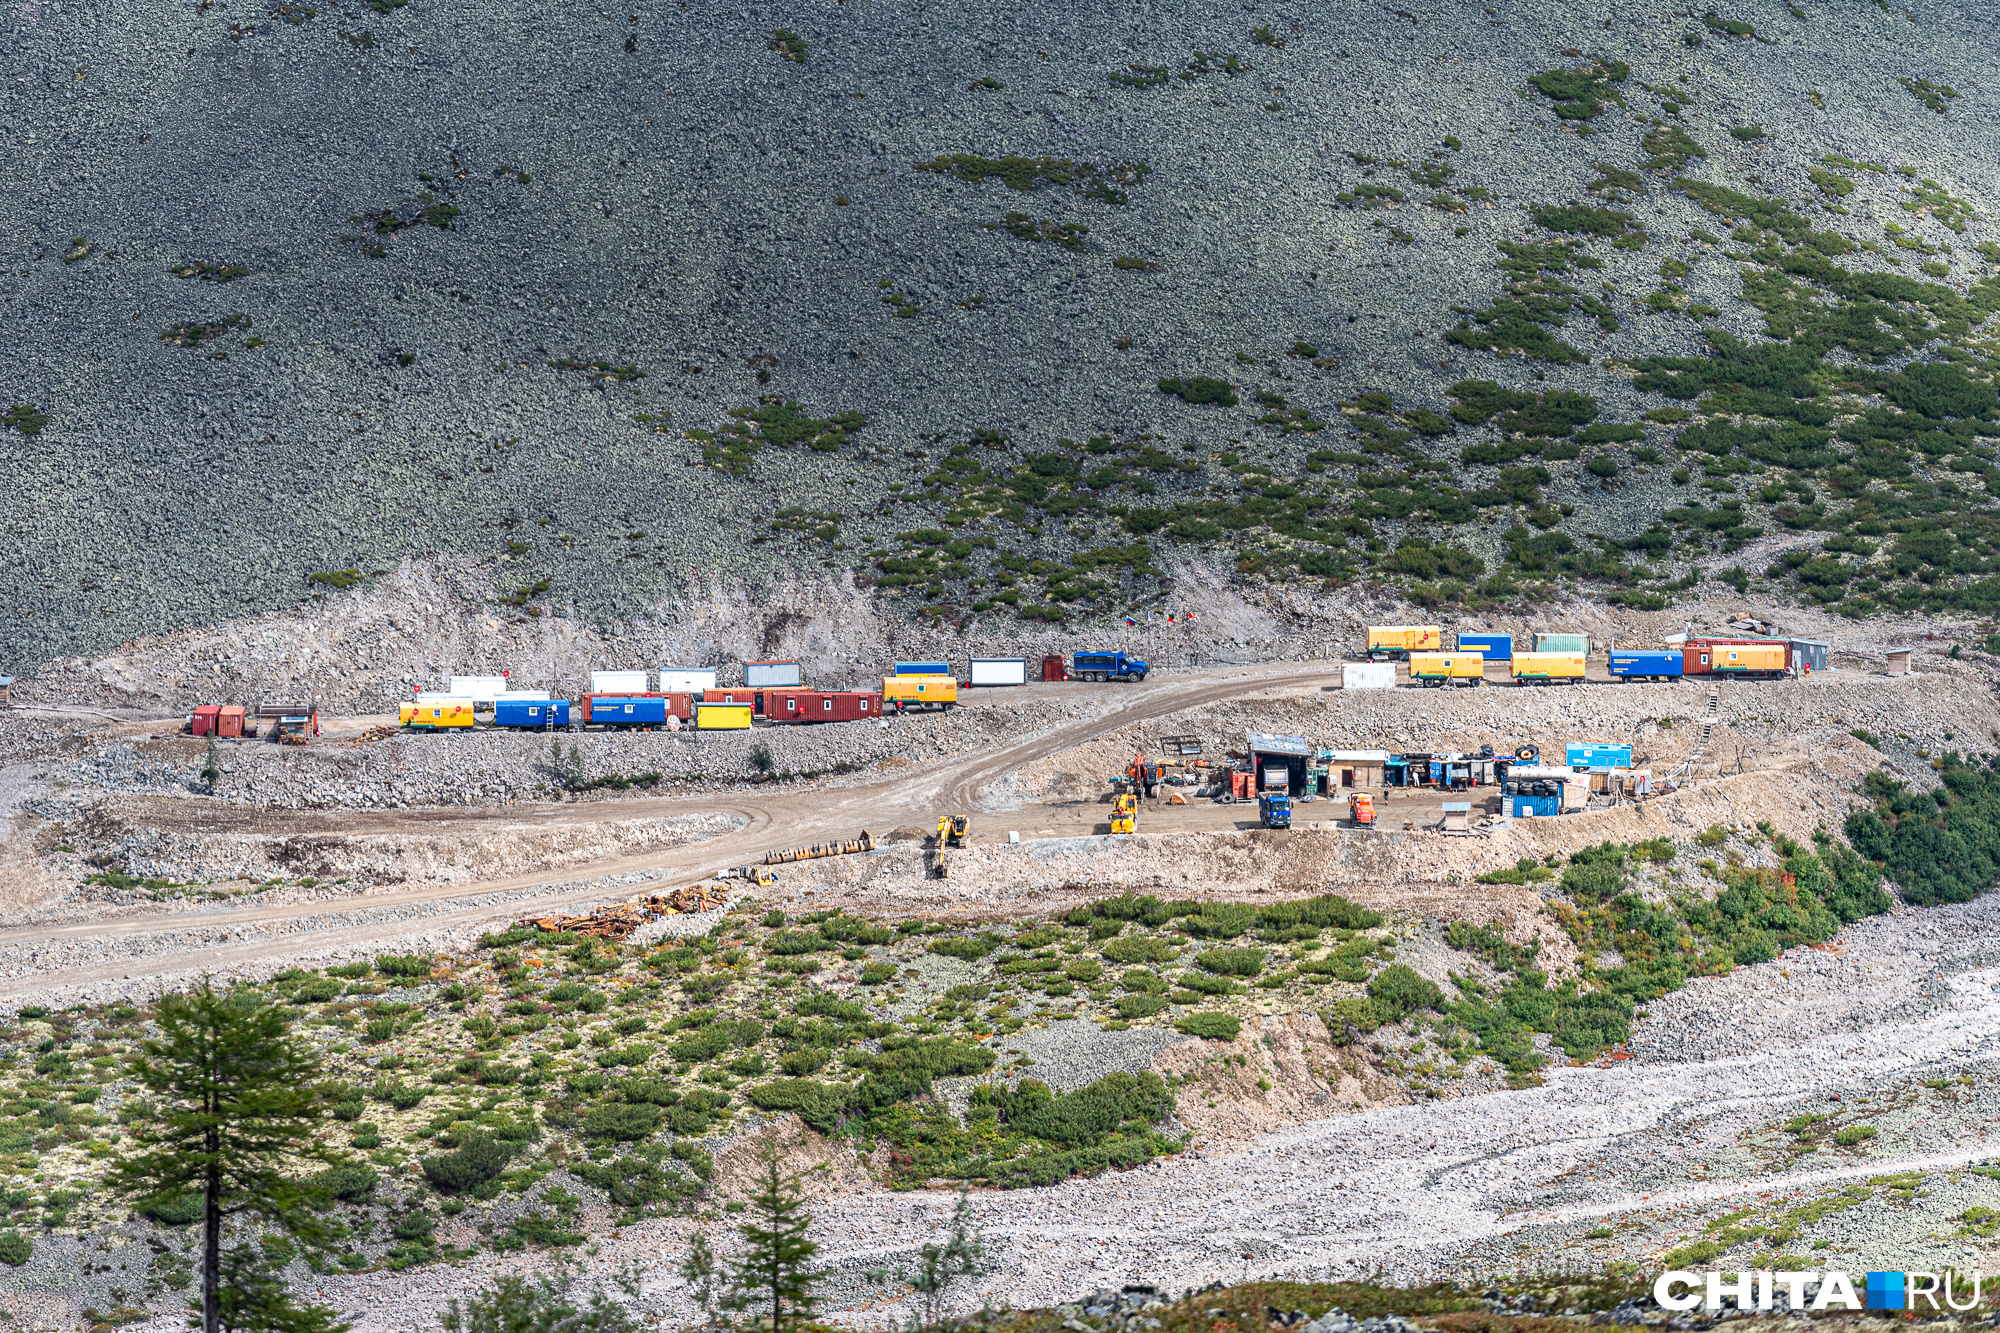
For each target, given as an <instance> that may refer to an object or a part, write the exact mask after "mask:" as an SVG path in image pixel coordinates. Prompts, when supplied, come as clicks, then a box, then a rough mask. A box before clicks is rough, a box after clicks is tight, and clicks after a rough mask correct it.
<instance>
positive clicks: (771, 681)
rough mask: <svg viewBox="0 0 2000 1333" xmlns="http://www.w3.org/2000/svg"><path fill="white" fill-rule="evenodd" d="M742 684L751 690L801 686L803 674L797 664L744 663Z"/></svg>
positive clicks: (803, 679) (803, 682)
mask: <svg viewBox="0 0 2000 1333" xmlns="http://www.w3.org/2000/svg"><path fill="white" fill-rule="evenodd" d="M743 683H744V684H745V685H746V686H748V687H749V688H751V689H753V690H762V689H773V688H775V689H783V688H785V687H786V686H803V685H804V684H805V673H804V672H803V671H802V670H800V668H799V664H798V663H797V662H745V663H744V664H743Z"/></svg>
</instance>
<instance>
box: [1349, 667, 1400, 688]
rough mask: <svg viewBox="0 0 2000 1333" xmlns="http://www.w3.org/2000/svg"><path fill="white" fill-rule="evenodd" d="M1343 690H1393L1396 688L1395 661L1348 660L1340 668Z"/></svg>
mask: <svg viewBox="0 0 2000 1333" xmlns="http://www.w3.org/2000/svg"><path fill="white" fill-rule="evenodd" d="M1340 688H1341V689H1343V690H1393V689H1395V688H1396V664H1395V663H1394V662H1348V663H1345V664H1344V665H1343V666H1342V667H1341V668H1340Z"/></svg>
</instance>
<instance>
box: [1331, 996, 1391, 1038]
mask: <svg viewBox="0 0 2000 1333" xmlns="http://www.w3.org/2000/svg"><path fill="white" fill-rule="evenodd" d="M1320 1017H1321V1021H1322V1022H1324V1023H1325V1024H1326V1030H1327V1031H1328V1032H1330V1033H1332V1034H1333V1039H1334V1040H1335V1041H1338V1042H1343V1043H1345V1042H1349V1041H1352V1040H1354V1038H1355V1037H1356V1036H1357V1035H1358V1034H1360V1033H1364V1032H1373V1031H1374V1030H1375V1029H1376V1028H1378V1027H1381V1026H1382V1018H1381V1016H1380V1015H1379V1014H1377V1013H1376V1012H1375V1005H1374V1002H1373V1001H1371V1000H1370V999H1369V998H1368V997H1367V996H1365V995H1348V996H1343V997H1342V998H1340V999H1338V1000H1335V1001H1334V1002H1333V1008H1331V1009H1329V1010H1327V1011H1326V1013H1324V1014H1322V1015H1321V1016H1320Z"/></svg>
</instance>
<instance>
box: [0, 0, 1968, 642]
mask: <svg viewBox="0 0 2000 1333" xmlns="http://www.w3.org/2000/svg"><path fill="white" fill-rule="evenodd" d="M1409 3H1410V4H1411V5H1412V6H1413V8H1409V9H1398V8H1390V7H1385V6H1377V5H1372V4H1355V3H1342V4H1336V5H1331V6H1319V7H1315V8H1311V9H1297V10H1289V11H1288V10H1286V9H1284V8H1282V7H1279V8H1265V9H1259V8H1258V7H1257V6H1255V5H1251V6H1243V5H1236V4H1222V3H1214V2H1212V0H1210V2H1206V3H1202V2H1189V3H1181V4H1177V5H1174V6H1171V7H1157V6H1155V7H1147V8H1138V7H1111V6H1106V7H1097V8H1077V7H1074V6H1056V5H1050V4H1045V3H1029V4H1025V5H1020V6H1013V7H1009V8H1007V9H1005V10H1000V11H993V12H991V13H980V14H977V15H974V14H970V13H967V12H965V11H963V10H962V9H961V8H957V7H946V6H940V5H935V4H921V3H920V4H915V5H902V6H889V5H884V4H880V3H875V2H874V0H853V2H852V3H837V4H834V5H830V6H826V5H801V4H797V3H788V4H759V5H753V6H744V7H738V8H730V9H727V10H717V9H715V8H714V7H712V6H699V5H693V6H691V5H685V4H681V3H678V0H676V2H675V3H655V2H654V0H646V2H645V3H635V4H633V5H631V6H628V7H625V8H621V9H620V10H618V11H617V12H615V13H612V12H608V11H607V12H598V11H595V10H588V9H562V8H558V9H554V10H536V11H534V12H532V13H530V12H528V11H525V10H518V9H509V8H506V7H502V8H500V9H495V8H493V7H491V6H473V5H469V4H466V3H464V2H463V0H344V2H343V3H330V2H329V0H316V2H315V3H308V2H307V0H269V3H262V4H260V3H252V2H251V0H228V2H224V0H199V3H196V2H194V0H182V2H181V3H178V4H176V5H173V6H170V7H166V8H162V7H158V6H141V5H137V4H133V3H130V0H105V3H102V4H99V5H96V6H91V7H77V6H63V5H57V4H54V3H52V2H51V0H7V3H6V4H5V5H4V6H0V73H4V74H5V75H6V77H5V78H4V79H0V135H4V136H5V138H6V140H7V142H8V143H9V146H10V148H11V149H12V151H10V152H9V153H7V154H6V155H4V158H0V218H4V225H0V259H4V266H3V267H0V307H4V309H5V310H6V312H7V314H8V315H9V316H10V317H9V318H7V319H5V320H4V321H0V413H4V415H3V416H0V422H4V424H0V461H4V462H5V463H6V464H7V465H8V473H9V478H10V482H11V484H10V485H9V486H7V487H6V488H5V490H4V493H0V524H4V526H5V528H6V530H7V531H9V532H10V533H13V534H16V542H15V552H16V553H15V561H14V564H15V577H14V578H13V579H11V580H10V581H9V585H8V588H7V590H6V593H5V598H6V608H7V611H8V614H7V615H6V616H5V617H4V618H0V621H3V623H0V661H4V662H6V663H8V664H9V665H11V666H13V667H15V668H16V669H20V670H28V669H32V668H34V667H35V666H36V665H38V664H39V663H41V662H43V661H45V660H47V659H48V658H50V657H52V656H57V655H80V654H91V653H96V652H100V651H102V650H104V649H106V648H108V647H110V646H112V645H115V644H118V643H121V642H125V641H127V640H130V639H132V638H133V637H135V636H138V635H141V634H145V633H148V632H159V631H167V630H173V629H177V628H181V627H187V626H194V625H201V624H205V623H210V622H213V621H216V620H220V619H223V618H225V617H229V616H232V615H235V614H238V613H241V612H245V611H252V610H259V609H269V608H275V607H280V606H284V605H287V604H292V603H296V602H299V601H301V600H303V599H306V598H308V597H310V596H312V595H314V594H315V593H318V592H322V591H324V590H326V589H327V588H328V587H340V586H350V585H352V584H353V583H355V582H357V581H361V580H366V579H369V578H371V577H374V576H375V575H376V572H377V571H386V570H392V569H394V568H396V566H397V564H398V561H399V560H400V559H401V558H402V557H404V556H405V555H408V554H410V553H412V552H426V551H435V552H440V553H445V554H448V555H453V556H459V557H470V558H472V559H474V560H484V561H492V562H497V567H498V570H499V577H498V578H497V581H496V589H497V590H496V592H495V594H494V601H493V608H492V613H493V614H494V615H497V616H501V617H528V616H530V615H533V614H548V613H551V612H564V611H568V610H571V609H574V610H576V611H577V612H579V613H581V614H583V615H585V616H589V617H598V618H608V617H617V618H620V619H623V620H634V619H637V620H645V619H647V618H652V617H661V616H666V615H671V614H672V613H673V611H674V608H675V607H676V606H677V605H679V604H681V603H682V602H683V601H684V600H685V599H686V598H687V597H688V595H689V590H690V589H691V588H693V587H695V586H697V585H695V584H693V583H690V581H689V580H690V576H691V575H693V576H696V577H697V578H709V579H716V580H720V581H721V582H723V583H724V584H734V585H737V586H738V587H739V588H740V587H742V586H745V585H755V584H757V583H759V582H760V581H762V580H766V579H768V578H769V577H770V576H772V575H774V574H776V573H778V572H779V571H804V572H808V573H812V574H814V575H817V576H823V577H827V578H830V579H835V580H840V581H842V582H843V583H848V582H850V581H851V586H855V587H859V588H863V589H866V588H869V587H873V588H874V589H875V590H876V591H877V593H878V594H879V595H882V596H884V597H886V598H888V599H890V600H891V601H892V602H900V603H901V605H899V606H896V607H894V608H893V609H894V610H896V611H897V612H899V613H903V612H921V611H928V612H929V613H930V615H931V616H932V617H933V618H938V619H950V620H953V621H957V622H962V621H964V620H965V619H966V618H967V617H969V616H972V615H975V614H981V615H986V616H988V618H989V620H1008V619H1011V618H1015V617H1029V618H1031V619H1035V620H1039V621H1046V620H1049V619H1052V618H1063V619H1066V620H1069V621H1076V620H1078V619H1084V620H1093V621H1095V622H1096V623H1105V622H1106V620H1107V618H1108V617H1109V616H1112V615H1114V614H1116V613H1118V612H1122V611H1124V610H1127V609H1130V608H1135V607H1146V606H1158V607H1161V608H1162V609H1170V608H1174V607H1176V605H1177V604H1178V605H1179V606H1180V607H1181V608H1182V609H1185V608H1186V606H1187V605H1189V604H1190V601H1189V599H1188V598H1186V597H1184V596H1179V595H1177V594H1176V592H1175V590H1174V588H1173V587H1172V579H1171V571H1173V570H1175V569H1178V568H1186V567H1189V562H1191V561H1192V562H1198V563H1201V564H1204V565H1206V566H1209V567H1214V566H1221V567H1223V568H1225V569H1226V568H1231V567H1233V568H1234V569H1235V571H1236V572H1237V576H1238V577H1239V578H1242V579H1245V580H1249V581H1251V582H1253V583H1254V582H1256V581H1259V580H1268V581H1271V582H1274V583H1278V584H1281V585H1297V584H1300V583H1311V584H1318V583H1319V582H1321V581H1326V580H1331V581H1334V582H1336V583H1338V582H1343V581H1358V582H1360V583H1362V584H1364V585H1367V586H1377V585H1380V584H1382V583H1385V582H1395V583H1398V584H1401V585H1404V586H1405V588H1406V590H1407V591H1408V593H1409V594H1410V595H1411V596H1412V597H1413V598H1415V599H1416V600H1418V601H1419V602H1425V603H1430V604H1451V605H1462V606H1474V607H1507V606H1519V605H1522V604H1525V603H1533V602H1536V601H1539V600H1541V599H1543V598H1545V597H1546V596H1548V595H1550V593H1551V591H1552V585H1553V584H1554V583H1555V581H1557V580H1568V581H1569V582H1571V583H1573V584H1575V585H1578V586H1579V587H1581V588H1583V589H1584V590H1586V592H1588V593H1589V595H1591V596H1592V597H1595V598H1604V597H1610V598H1613V599H1620V600H1622V601H1624V602H1625V603H1626V604H1628V605H1630V606H1632V607H1634V608H1635V609H1660V608H1664V607H1666V606H1669V605H1671V604H1672V603H1673V601H1674V599H1675V598H1676V597H1677V596H1678V595H1679V594H1681V593H1682V592H1683V591H1684V590H1685V589H1686V588H1687V587H1688V586H1690V585H1689V584H1688V583H1687V576H1688V574H1689V573H1690V571H1691V570H1693V569H1694V568H1695V567H1696V566H1697V565H1700V566H1702V567H1705V568H1706V569H1708V571H1709V572H1710V573H1720V574H1724V575H1726V576H1727V577H1728V578H1729V580H1730V581H1731V582H1733V583H1735V584H1736V585H1737V586H1738V587H1739V588H1743V587H1749V586H1750V585H1751V584H1753V583H1761V584H1769V585H1770V586H1771V587H1773V588H1774V589H1782V590H1783V592H1784V594H1785V595H1786V596H1787V597H1791V598H1801V599H1804V600H1809V601H1812V602H1817V603H1823V604H1827V605H1832V606H1837V607H1839V608H1840V609H1841V611H1842V612H1843V613H1845V614H1848V615H1852V616H1857V617H1859V616H1865V615H1869V614H1871V613H1873V612H1875V611H1877V610H1878V609H1881V608H1883V607H1895V608H1899V609H1902V610H1905V611H1916V610H1924V611H1930V612H1933V613H1937V612H1946V611H1961V612H1975V613H1976V612H1981V611H1983V610H1985V609H1986V608H1987V607H1988V606H1990V605H1991V603H1992V602H1993V601H1994V600H1995V598H1994V595H1993V590H1994V588H1995V586H1996V585H1994V584H1993V583H1992V582H1990V580H1989V579H1988V577H1987V576H1988V575H1989V573H1990V572H1991V570H1992V567H1993V563H1994V559H1993V558H1994V554H1995V548H1994V547H1993V546H1992V544H1991V540H1990V539H1991V538H1992V537H1993V536H1994V535H1995V532H1994V529H1993V527H1992V525H1991V519H1990V516H1989V515H1988V514H1987V512H1986V510H1987V504H1988V487H1989V485H1993V484H2000V482H1996V481H1995V480H1994V473H1993V471H1992V462H1991V459H1992V455H1993V443H1994V441H1993V439H1992V438H1991V434H1990V433H1993V432H2000V426H1995V425H1994V424H1993V422H1994V418H1995V417H1996V415H2000V400H1996V398H1995V394H1994V390H1993V388H1992V383H1991V374H1992V371H1991V366H1990V363H1989V361H1988V359H1987V358H1988V357H1989V355H1990V354H1991V353H1992V351H1993V346H1992V343H1991V342H1990V340H1989V339H1988V338H1987V336H1986V334H1987V330H1988V327H1989V321H1988V317H1989V315H1990V314H1991V313H1992V312H1994V311H1995V310H1996V309H2000V279H1995V278H1993V277H1992V276H1990V275H1991V274H1992V272H1993V271H1994V269H1995V268H1996V267H2000V227H1996V224H1995V222H1994V219H1993V217H1992V210H1993V207H1994V199H1995V197H1996V188H1995V187H1996V179H1995V167H1994V165H1993V163H1992V161H1991V158H1990V153H1988V151H1987V148H1988V146H1989V145H1990V144H1991V143H1992V141H1993V138H1994V123H1995V112H1996V96H1995V88H1994V86H1993V84H1992V82H1991V80H1990V79H1989V78H1987V77H1986V76H1985V75H1984V74H1983V72H1982V71H1984V70H1985V69H1988V68H1990V63H1991V59H1992V56H1993V54H1994V48H1995V45H1996V42H2000V20H1996V19H1995V18H1994V17H1993V16H1992V14H1991V13H1990V12H1989V11H1986V10H1983V9H1981V8H1979V7H1975V6H1963V7H1960V6H1953V5H1950V4H1945V3H1929V2H1925V0H1916V2H1915V3H1908V4H1902V3H1898V4H1895V5H1891V4H1889V3H1887V0H1882V2H1881V3H1872V4H1864V3H1861V0H1836V2H1823V0H1810V3H1806V4H1787V3H1782V2H1778V3H1773V2H1771V0H1732V4H1731V7H1730V8H1729V9H1728V11H1727V12H1726V13H1725V12H1719V11H1711V12H1709V13H1707V14H1706V15H1696V14H1694V13H1693V11H1682V10H1679V9H1673V8H1669V7H1667V6H1663V5H1659V4H1645V5H1627V6H1621V7H1619V8H1618V9H1617V10H1616V12H1611V11H1605V12H1603V13H1600V12H1598V11H1596V10H1589V11H1587V12H1586V11H1585V10H1579V9H1576V8H1574V7H1564V6H1557V7H1551V6H1540V5H1529V4H1523V3H1510V2H1508V0H1501V2H1500V3H1496V4H1495V5H1493V6H1490V7H1486V8H1483V9H1482V8H1480V7H1474V6H1446V5H1441V4H1436V3H1434V2H1433V3H1428V4H1426V3H1423V2H1422V0H1409ZM1663 358H1664V359H1663ZM1912 363H1914V364H1915V365H1916V368H1914V369H1912V368H1908V367H1909V365H1910V364H1912ZM739 595H740V594H739Z"/></svg>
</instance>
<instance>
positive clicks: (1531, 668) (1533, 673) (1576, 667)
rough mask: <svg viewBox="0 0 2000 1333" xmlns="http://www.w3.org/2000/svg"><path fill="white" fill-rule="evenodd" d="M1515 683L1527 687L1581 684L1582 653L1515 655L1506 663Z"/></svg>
mask: <svg viewBox="0 0 2000 1333" xmlns="http://www.w3.org/2000/svg"><path fill="white" fill-rule="evenodd" d="M1508 670H1509V673H1510V674H1511V675H1512V676H1513V677H1514V679H1515V680H1516V681H1519V682H1521V683H1522V684H1528V685H1553V684H1555V683H1557V682H1563V683H1566V684H1570V685H1581V684H1583V654H1582V653H1516V654H1515V655H1514V657H1513V659H1512V660H1511V661H1510V662H1509V663H1508Z"/></svg>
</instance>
